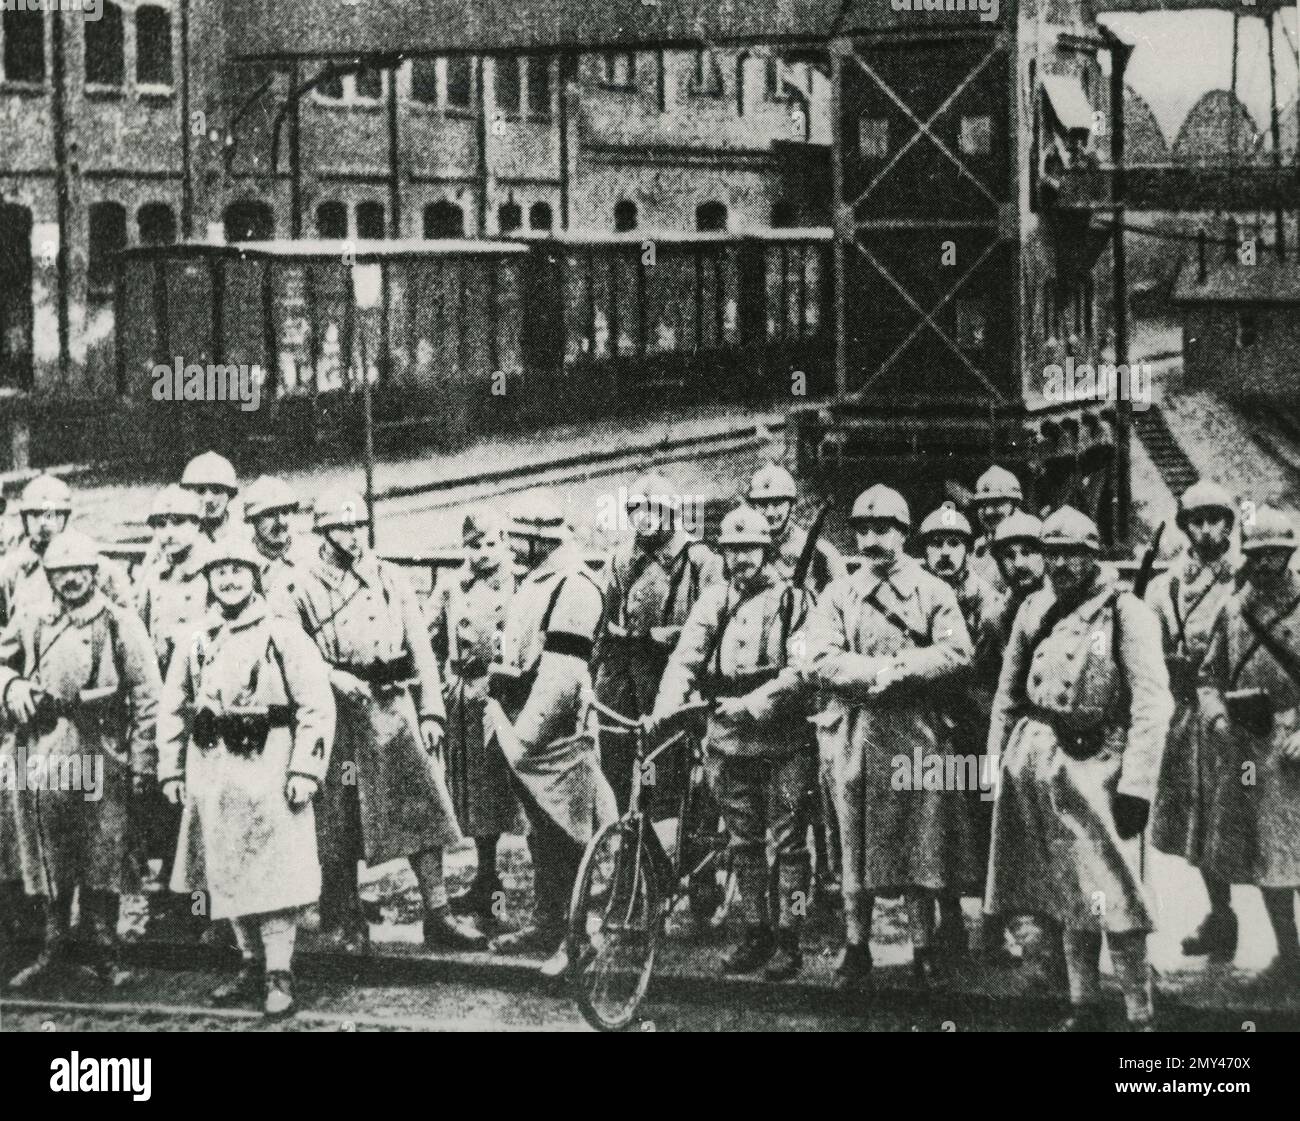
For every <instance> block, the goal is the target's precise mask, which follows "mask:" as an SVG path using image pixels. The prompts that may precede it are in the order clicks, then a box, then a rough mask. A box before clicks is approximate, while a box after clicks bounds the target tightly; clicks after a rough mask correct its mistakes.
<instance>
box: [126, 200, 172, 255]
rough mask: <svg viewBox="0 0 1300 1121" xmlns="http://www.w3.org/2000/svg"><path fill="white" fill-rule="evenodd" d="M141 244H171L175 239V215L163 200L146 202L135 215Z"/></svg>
mask: <svg viewBox="0 0 1300 1121" xmlns="http://www.w3.org/2000/svg"><path fill="white" fill-rule="evenodd" d="M135 222H136V227H137V228H138V229H139V231H140V244H141V245H171V244H172V243H173V242H175V240H176V215H175V214H173V213H172V208H171V207H170V206H168V205H167V204H166V203H165V202H147V203H145V204H144V206H142V207H140V211H139V213H138V214H136V216H135Z"/></svg>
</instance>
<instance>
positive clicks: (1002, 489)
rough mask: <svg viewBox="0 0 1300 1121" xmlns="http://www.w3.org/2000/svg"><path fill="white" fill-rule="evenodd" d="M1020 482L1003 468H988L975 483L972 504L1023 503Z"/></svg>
mask: <svg viewBox="0 0 1300 1121" xmlns="http://www.w3.org/2000/svg"><path fill="white" fill-rule="evenodd" d="M1024 498H1025V496H1024V493H1023V492H1022V491H1021V489H1020V480H1019V479H1017V478H1016V477H1015V476H1014V475H1013V474H1012V473H1011V472H1010V471H1008V470H1007V469H1006V468H1005V467H996V466H994V467H990V468H989V469H988V470H987V471H985V472H984V474H982V475H981V476H980V477H979V479H978V480H976V482H975V496H974V498H972V499H971V501H972V502H1023V501H1024Z"/></svg>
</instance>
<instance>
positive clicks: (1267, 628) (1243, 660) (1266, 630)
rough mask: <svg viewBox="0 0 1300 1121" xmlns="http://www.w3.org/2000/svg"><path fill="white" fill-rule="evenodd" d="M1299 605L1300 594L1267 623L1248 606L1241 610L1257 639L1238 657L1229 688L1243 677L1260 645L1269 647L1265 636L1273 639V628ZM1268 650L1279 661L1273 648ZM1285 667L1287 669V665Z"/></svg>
mask: <svg viewBox="0 0 1300 1121" xmlns="http://www.w3.org/2000/svg"><path fill="white" fill-rule="evenodd" d="M1297 607H1300V596H1296V598H1295V599H1293V600H1292V601H1291V602H1290V603H1288V604H1287V605H1286V607H1284V608H1283V609H1282V610H1281V611H1279V612H1278V613H1277V614H1276V615H1274V616H1273V618H1272V619H1270V620H1269V621H1268V623H1266V624H1265V623H1261V622H1260V621H1259V620H1258V619H1256V618H1255V616H1254V615H1252V614H1251V613H1250V611H1249V610H1248V609H1247V608H1245V607H1243V608H1242V612H1241V616H1242V621H1243V622H1244V623H1245V624H1246V627H1247V629H1248V630H1249V631H1250V633H1251V637H1252V638H1254V640H1255V641H1254V642H1253V643H1252V644H1251V645H1250V646H1249V647H1247V649H1246V650H1245V651H1244V652H1243V653H1242V655H1241V657H1240V658H1238V659H1237V664H1236V665H1235V666H1233V667H1232V672H1231V673H1229V674H1228V688H1229V689H1235V688H1236V686H1237V680H1238V678H1240V677H1241V673H1242V671H1243V670H1244V669H1245V668H1246V666H1247V665H1248V664H1249V663H1250V660H1251V658H1253V657H1254V656H1255V655H1256V654H1257V653H1258V652H1259V649H1260V647H1264V648H1265V649H1266V650H1267V649H1268V647H1267V646H1265V641H1264V640H1265V637H1267V638H1269V639H1271V638H1272V633H1273V628H1274V627H1276V626H1277V625H1278V624H1279V623H1281V622H1283V621H1284V620H1285V619H1288V618H1290V616H1291V615H1292V613H1293V612H1294V611H1295V609H1296V608H1297ZM1268 652H1269V654H1271V655H1272V657H1273V660H1274V661H1277V655H1276V654H1274V653H1273V651H1272V650H1269V651H1268ZM1278 664H1279V665H1281V664H1282V663H1281V662H1278ZM1283 668H1284V669H1285V667H1283Z"/></svg>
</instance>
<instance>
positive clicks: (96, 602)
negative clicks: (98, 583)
mask: <svg viewBox="0 0 1300 1121" xmlns="http://www.w3.org/2000/svg"><path fill="white" fill-rule="evenodd" d="M51 595H52V597H53V601H54V602H53V604H52V605H51V610H50V612H49V613H48V614H47V616H46V620H47V621H48V622H51V623H53V622H57V621H58V620H59V619H60V618H66V619H67V620H68V621H69V622H71V623H72V624H73V625H74V626H78V627H84V626H85V625H86V624H87V623H91V622H93V621H94V620H95V619H97V618H99V616H100V615H102V614H103V613H104V612H105V611H107V610H108V601H107V600H106V599H105V598H104V596H103V595H102V594H101V593H100V591H99V589H98V588H95V589H93V590H92V591H91V593H90V598H89V599H87V600H86V602H85V603H79V604H77V606H76V607H65V606H64V605H63V602H62V601H61V600H60V599H59V597H58V596H54V595H53V593H51Z"/></svg>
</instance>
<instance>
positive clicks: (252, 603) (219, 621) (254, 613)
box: [207, 592, 266, 635]
mask: <svg viewBox="0 0 1300 1121" xmlns="http://www.w3.org/2000/svg"><path fill="white" fill-rule="evenodd" d="M264 618H266V600H264V599H263V598H262V597H261V596H260V595H258V594H257V593H256V592H254V593H253V594H252V595H251V596H249V597H248V602H247V603H246V604H244V609H243V611H241V612H240V613H239V614H238V615H236V616H235V617H234V618H233V619H228V618H227V617H226V616H225V615H223V614H222V613H221V605H220V604H219V603H214V604H212V606H210V607H209V608H208V618H207V629H208V633H209V634H214V635H215V634H216V633H217V631H219V630H222V629H223V628H224V629H225V630H228V631H242V630H247V629H248V628H249V627H251V626H254V625H256V624H257V623H260V622H261V621H262V620H263V619H264Z"/></svg>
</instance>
